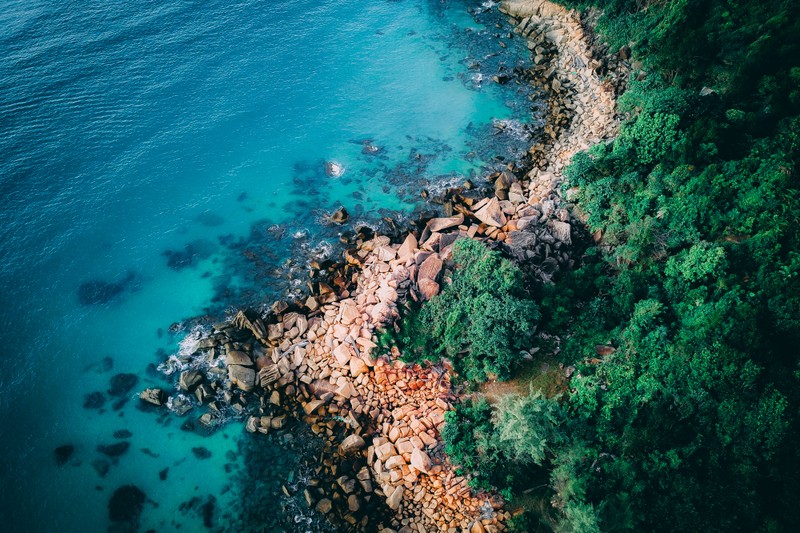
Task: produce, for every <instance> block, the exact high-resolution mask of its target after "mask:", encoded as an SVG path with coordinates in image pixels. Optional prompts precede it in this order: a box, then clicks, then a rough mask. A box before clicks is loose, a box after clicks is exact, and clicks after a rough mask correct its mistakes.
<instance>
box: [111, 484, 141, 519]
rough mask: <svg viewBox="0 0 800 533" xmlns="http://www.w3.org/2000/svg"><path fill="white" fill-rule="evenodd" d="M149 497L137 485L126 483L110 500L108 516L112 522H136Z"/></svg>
mask: <svg viewBox="0 0 800 533" xmlns="http://www.w3.org/2000/svg"><path fill="white" fill-rule="evenodd" d="M146 499H147V496H146V495H145V493H144V492H142V490H141V489H140V488H139V487H137V486H136V485H124V486H122V487H120V488H118V489H117V490H115V491H114V494H113V495H112V496H111V499H110V500H109V502H108V517H109V518H110V519H111V521H112V522H136V521H137V520H138V519H139V515H141V514H142V509H143V508H144V502H145V500H146Z"/></svg>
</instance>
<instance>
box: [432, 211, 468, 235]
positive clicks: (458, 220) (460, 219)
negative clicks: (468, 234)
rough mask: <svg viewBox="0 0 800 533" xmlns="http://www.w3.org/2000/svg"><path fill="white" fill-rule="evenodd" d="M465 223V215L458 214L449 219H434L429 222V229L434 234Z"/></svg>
mask: <svg viewBox="0 0 800 533" xmlns="http://www.w3.org/2000/svg"><path fill="white" fill-rule="evenodd" d="M463 223H464V215H462V214H460V213H459V214H458V215H456V216H454V217H448V218H432V219H430V220H429V221H428V229H429V230H431V232H432V233H436V232H437V231H444V230H446V229H450V228H454V227H456V226H459V225H461V224H463Z"/></svg>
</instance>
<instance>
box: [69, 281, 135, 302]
mask: <svg viewBox="0 0 800 533" xmlns="http://www.w3.org/2000/svg"><path fill="white" fill-rule="evenodd" d="M123 290H125V285H123V284H122V283H108V282H106V281H101V280H94V281H87V282H86V283H83V284H81V286H80V287H78V301H80V303H81V305H97V304H106V303H108V302H110V301H111V300H113V299H114V298H115V297H116V296H118V295H119V294H121V293H122V291H123Z"/></svg>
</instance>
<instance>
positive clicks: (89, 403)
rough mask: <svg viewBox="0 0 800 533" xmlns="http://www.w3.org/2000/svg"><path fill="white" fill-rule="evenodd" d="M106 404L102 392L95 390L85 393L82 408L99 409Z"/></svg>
mask: <svg viewBox="0 0 800 533" xmlns="http://www.w3.org/2000/svg"><path fill="white" fill-rule="evenodd" d="M105 404H106V397H105V395H104V394H103V393H102V392H99V391H96V392H92V393H90V394H87V395H86V396H85V397H84V400H83V408H84V409H100V408H102V407H103V406H104V405H105Z"/></svg>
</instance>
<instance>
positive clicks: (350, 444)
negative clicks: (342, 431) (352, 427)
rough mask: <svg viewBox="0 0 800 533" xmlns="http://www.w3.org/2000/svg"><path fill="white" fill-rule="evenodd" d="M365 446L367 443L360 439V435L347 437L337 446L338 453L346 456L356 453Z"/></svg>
mask: <svg viewBox="0 0 800 533" xmlns="http://www.w3.org/2000/svg"><path fill="white" fill-rule="evenodd" d="M366 445H367V443H366V442H364V439H362V438H361V436H360V435H355V434H353V435H348V436H347V437H346V438H345V439H344V440H343V441H342V443H341V444H340V445H339V453H341V454H342V455H346V454H348V453H352V452H357V451H359V450H361V449H362V448H364V446H366Z"/></svg>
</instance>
